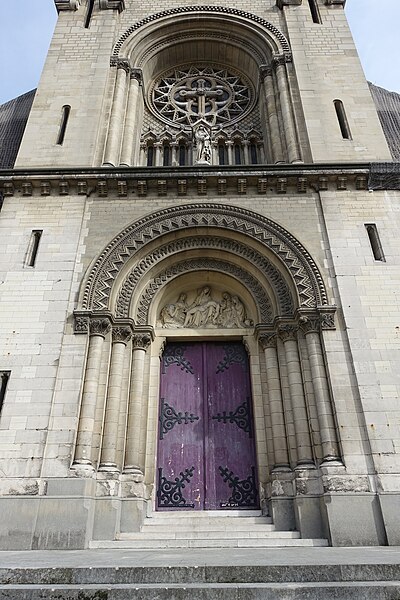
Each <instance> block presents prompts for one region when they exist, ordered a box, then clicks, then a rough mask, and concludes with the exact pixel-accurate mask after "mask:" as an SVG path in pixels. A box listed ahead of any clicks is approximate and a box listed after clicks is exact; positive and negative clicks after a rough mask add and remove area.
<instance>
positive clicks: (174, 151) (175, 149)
mask: <svg viewBox="0 0 400 600" xmlns="http://www.w3.org/2000/svg"><path fill="white" fill-rule="evenodd" d="M170 146H171V150H172V154H171V166H172V167H178V166H179V161H178V148H179V144H178V142H171V144H170Z"/></svg>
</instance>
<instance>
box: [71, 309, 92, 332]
mask: <svg viewBox="0 0 400 600" xmlns="http://www.w3.org/2000/svg"><path fill="white" fill-rule="evenodd" d="M89 321H90V313H86V312H78V311H75V312H74V333H88V332H89Z"/></svg>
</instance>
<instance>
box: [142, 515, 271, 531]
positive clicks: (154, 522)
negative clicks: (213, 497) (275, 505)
mask: <svg viewBox="0 0 400 600" xmlns="http://www.w3.org/2000/svg"><path fill="white" fill-rule="evenodd" d="M232 524H237V525H238V526H239V525H240V526H241V527H244V528H247V527H252V526H260V525H263V526H265V525H268V526H270V527H271V526H272V527H273V524H272V520H271V519H270V518H269V517H246V518H244V519H242V518H240V517H222V518H219V519H218V518H211V519H197V518H196V517H192V518H191V519H181V518H180V517H179V516H178V517H175V516H173V517H170V518H169V519H159V518H158V517H151V518H147V519H145V521H144V524H143V526H145V527H147V526H149V527H154V526H156V527H162V526H170V525H172V526H175V525H179V526H180V527H181V526H183V527H191V526H193V525H196V526H199V527H201V526H206V527H218V526H223V527H232Z"/></svg>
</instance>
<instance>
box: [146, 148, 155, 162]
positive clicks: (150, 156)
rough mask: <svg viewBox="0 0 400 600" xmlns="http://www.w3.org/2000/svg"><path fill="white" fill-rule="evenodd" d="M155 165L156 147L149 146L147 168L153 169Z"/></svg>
mask: <svg viewBox="0 0 400 600" xmlns="http://www.w3.org/2000/svg"><path fill="white" fill-rule="evenodd" d="M153 165H154V146H153V144H150V145H149V146H147V166H148V167H152V166H153Z"/></svg>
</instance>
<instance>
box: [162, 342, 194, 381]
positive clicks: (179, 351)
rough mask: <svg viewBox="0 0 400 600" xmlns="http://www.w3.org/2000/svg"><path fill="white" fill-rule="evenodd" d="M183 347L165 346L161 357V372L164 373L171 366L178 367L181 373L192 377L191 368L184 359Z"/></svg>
mask: <svg viewBox="0 0 400 600" xmlns="http://www.w3.org/2000/svg"><path fill="white" fill-rule="evenodd" d="M184 353H185V346H167V349H166V350H165V352H164V354H163V357H162V365H163V370H162V372H163V373H165V371H166V370H167V369H168V367H170V366H171V365H178V367H180V368H181V371H185V372H186V373H191V374H192V375H193V373H194V371H193V367H192V365H191V364H190V362H189V361H188V360H187V359H186V358H185V357H184Z"/></svg>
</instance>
